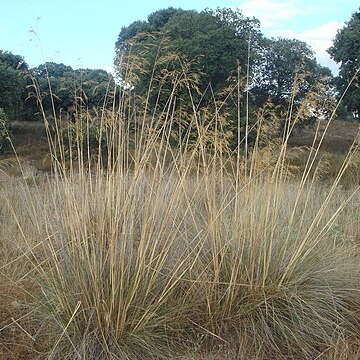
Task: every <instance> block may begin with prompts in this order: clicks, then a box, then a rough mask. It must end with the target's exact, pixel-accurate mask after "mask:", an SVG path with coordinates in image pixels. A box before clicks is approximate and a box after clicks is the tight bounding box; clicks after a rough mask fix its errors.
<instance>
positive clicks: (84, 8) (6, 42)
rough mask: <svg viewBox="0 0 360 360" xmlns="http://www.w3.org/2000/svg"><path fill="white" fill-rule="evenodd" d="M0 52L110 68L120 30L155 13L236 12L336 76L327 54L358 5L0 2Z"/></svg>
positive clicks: (307, 1) (283, 0)
mask: <svg viewBox="0 0 360 360" xmlns="http://www.w3.org/2000/svg"><path fill="white" fill-rule="evenodd" d="M0 4H1V12H0V49H1V50H6V51H11V52H12V53H14V54H19V55H22V56H24V57H25V60H26V61H27V63H28V64H29V65H30V66H38V65H39V64H41V63H44V61H54V62H62V63H64V64H66V65H70V66H72V67H73V68H78V67H83V68H104V69H107V70H110V69H111V68H112V63H113V58H114V55H115V50H114V44H115V42H116V40H117V36H118V34H119V32H120V30H121V27H123V26H127V25H129V24H130V23H132V22H133V21H136V20H146V18H147V16H148V15H149V14H150V13H152V12H154V11H156V10H159V9H163V8H167V7H169V6H172V7H181V8H183V9H195V10H203V9H204V8H207V7H209V8H215V7H218V6H219V7H233V8H240V9H241V10H242V12H243V14H244V15H246V16H255V17H256V18H258V19H259V20H260V21H261V24H262V26H261V28H262V31H263V33H264V34H265V35H266V36H268V37H271V36H274V37H278V36H282V37H289V38H297V39H300V40H303V41H306V42H307V43H308V44H309V45H310V46H311V47H312V48H313V50H314V51H315V53H316V56H317V59H318V61H319V62H320V63H321V64H322V65H325V66H328V67H330V68H331V69H332V70H333V72H336V65H335V63H333V62H332V61H331V60H330V59H329V56H328V55H327V53H326V49H327V48H328V47H329V46H330V45H331V40H332V39H333V38H334V36H335V34H336V31H337V29H339V28H341V27H342V26H343V25H344V22H345V21H348V20H349V19H350V17H351V15H352V13H354V12H355V11H356V10H357V9H358V8H359V1H358V0H222V1H217V0H175V1H170V0H158V1H151V0H148V1H146V0H136V1H131V0H60V1H59V0H0Z"/></svg>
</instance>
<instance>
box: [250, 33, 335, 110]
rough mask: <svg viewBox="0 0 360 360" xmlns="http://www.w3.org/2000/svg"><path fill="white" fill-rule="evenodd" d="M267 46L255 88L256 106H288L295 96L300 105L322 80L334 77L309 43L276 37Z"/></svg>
mask: <svg viewBox="0 0 360 360" xmlns="http://www.w3.org/2000/svg"><path fill="white" fill-rule="evenodd" d="M263 44H264V45H263V47H262V49H261V55H259V56H258V60H257V62H256V64H255V66H254V70H253V73H254V76H253V78H252V86H251V93H252V94H253V97H255V105H256V106H262V105H263V104H264V103H265V102H266V101H271V102H272V103H273V104H274V105H286V104H287V103H288V102H289V99H290V98H292V97H294V100H295V103H296V102H297V103H299V102H301V100H302V99H304V98H305V96H306V94H307V93H308V92H309V91H310V90H311V89H312V87H313V86H314V85H315V84H317V82H319V81H320V80H321V79H322V78H324V77H326V78H328V79H330V78H331V71H330V70H329V69H328V68H324V67H322V66H321V65H319V64H318V63H317V62H316V59H315V55H314V52H313V51H312V50H311V49H310V48H309V46H308V45H307V44H306V43H305V42H303V41H300V40H296V39H285V38H278V39H274V38H272V39H266V40H265V41H264V43H263ZM300 78H301V79H300ZM328 85H330V84H328Z"/></svg>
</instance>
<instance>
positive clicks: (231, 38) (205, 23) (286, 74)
mask: <svg viewBox="0 0 360 360" xmlns="http://www.w3.org/2000/svg"><path fill="white" fill-rule="evenodd" d="M115 47H116V58H115V68H116V69H117V74H118V76H119V78H120V79H122V80H123V81H125V85H126V86H127V87H130V88H132V89H134V91H135V93H136V94H137V95H140V96H143V97H145V98H146V100H147V101H149V103H150V104H151V105H152V106H151V108H152V109H154V108H156V107H157V106H158V104H159V102H160V103H161V101H162V103H167V102H166V101H167V98H168V97H169V96H170V94H172V95H173V93H172V92H171V90H170V89H173V88H174V83H175V80H174V79H179V78H181V77H182V76H183V74H184V72H185V70H186V71H188V72H189V74H190V75H188V76H187V80H188V79H189V78H191V80H192V81H193V85H194V88H195V89H196V90H197V91H198V92H199V96H198V98H196V97H193V99H194V98H195V99H196V104H198V105H197V107H198V108H199V107H201V104H200V101H201V103H202V104H204V105H206V106H207V103H206V99H207V97H211V96H212V95H211V94H212V93H216V94H218V95H219V94H220V97H221V96H222V99H227V104H225V105H224V106H222V107H221V108H222V109H223V110H225V111H226V112H227V114H228V118H229V119H230V121H232V122H236V121H237V119H236V117H237V114H239V112H244V111H245V110H244V109H249V110H250V112H249V114H250V115H251V114H253V115H251V116H253V118H255V117H256V112H257V110H258V109H259V108H261V107H263V106H265V105H266V104H268V103H271V104H273V105H274V107H277V108H278V109H279V108H281V109H280V110H279V111H278V114H283V113H285V112H286V109H287V107H288V106H289V102H291V101H293V102H294V104H293V105H294V106H293V107H292V109H293V110H294V111H296V109H297V108H299V106H300V103H301V101H302V100H304V99H305V97H306V94H307V93H308V92H309V91H310V90H314V89H315V90H316V91H317V92H321V94H322V95H326V93H330V92H331V91H329V88H330V87H331V84H330V81H329V78H330V77H331V72H330V70H329V69H327V68H323V67H322V66H320V65H319V64H318V63H317V62H316V59H315V56H314V53H313V51H312V50H311V49H310V47H309V46H308V45H307V44H306V43H304V42H302V41H299V40H293V39H282V38H279V39H273V38H272V39H267V38H266V37H265V36H264V35H263V34H262V33H261V31H260V22H259V21H258V20H257V19H255V18H248V17H245V16H244V15H243V14H242V12H241V10H239V9H238V10H233V9H230V8H217V9H216V10H204V11H202V12H197V11H194V10H182V9H174V8H168V9H163V10H159V11H156V12H154V13H152V14H150V15H149V16H148V19H147V21H136V22H133V23H132V24H130V25H129V26H127V27H123V28H122V29H121V31H120V34H119V37H118V40H117V42H116V44H115ZM185 63H186V64H187V66H185V65H184V64H185ZM129 74H131V76H129ZM191 74H197V75H198V76H195V75H193V76H192V77H191ZM325 78H327V80H324V79H325ZM299 79H300V80H299ZM236 81H238V82H241V90H242V95H240V97H241V99H235V97H236V96H238V97H239V93H236V87H233V90H235V91H234V92H235V96H232V95H231V96H227V95H223V94H224V92H225V91H228V89H229V88H230V87H231V83H232V84H234V82H236ZM319 81H321V82H322V85H323V86H322V88H321V89H320V87H317V85H316V84H317V83H318V82H319ZM209 86H210V88H211V91H208V90H207V89H209ZM295 88H296V89H295ZM164 90H167V91H164ZM293 91H295V92H296V94H295V96H293ZM209 93H211V94H209ZM164 94H165V97H164V99H162V96H163V95H164ZM221 94H222V95H221ZM244 94H247V96H244ZM186 96H187V92H186V91H183V93H181V92H180V91H178V90H177V91H176V98H177V100H179V99H180V100H181V99H182V98H185V99H186ZM199 99H200V100H199ZM231 99H232V101H230V100H231ZM238 100H240V101H238ZM183 103H189V101H186V100H185V101H183ZM239 106H240V108H241V110H239V111H238V108H239ZM309 107H310V106H309ZM309 113H310V112H309Z"/></svg>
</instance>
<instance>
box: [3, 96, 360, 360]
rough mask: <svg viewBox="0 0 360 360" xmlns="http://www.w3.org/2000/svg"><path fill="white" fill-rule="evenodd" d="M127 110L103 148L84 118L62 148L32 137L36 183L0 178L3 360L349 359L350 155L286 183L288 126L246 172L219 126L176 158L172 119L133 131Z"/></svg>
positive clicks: (196, 120)
mask: <svg viewBox="0 0 360 360" xmlns="http://www.w3.org/2000/svg"><path fill="white" fill-rule="evenodd" d="M127 96H128V94H127V92H124V94H122V97H123V98H121V99H120V102H119V107H118V109H114V110H113V112H112V113H110V114H109V113H108V112H107V111H105V110H104V116H102V117H100V123H99V132H100V133H98V134H97V136H100V137H101V138H102V139H103V140H104V141H105V142H102V141H98V139H97V142H95V143H94V142H92V138H91V136H92V135H93V134H92V133H91V131H92V130H93V128H92V127H91V126H90V125H91V121H92V119H89V117H88V116H87V115H86V114H85V115H84V116H83V117H81V118H80V120H79V121H80V122H79V123H77V124H76V125H75V126H74V127H73V128H71V129H69V131H72V132H73V133H72V134H73V135H74V134H75V136H74V137H72V136H69V135H66V136H67V138H68V139H70V141H71V142H72V143H71V144H70V146H68V145H67V144H65V143H64V137H63V135H64V133H61V132H60V131H57V132H56V131H55V133H52V132H50V130H49V127H48V124H47V123H46V122H45V124H46V129H47V131H48V136H49V138H48V140H49V147H50V153H51V155H52V159H53V162H52V168H53V171H52V173H51V174H50V175H49V176H45V175H41V176H40V175H35V176H34V172H33V171H32V169H33V168H31V167H26V165H24V164H22V163H21V162H18V165H17V166H18V169H17V170H16V171H17V173H18V174H19V173H20V174H21V176H16V173H15V172H14V170H13V168H12V167H11V166H9V165H7V166H5V165H4V166H3V168H2V171H0V176H1V178H0V187H1V192H0V198H1V199H0V200H1V201H0V217H1V221H2V224H4V226H2V227H1V228H0V249H1V253H0V254H1V255H0V276H1V280H3V281H2V290H3V292H2V294H3V295H2V298H1V300H0V339H1V346H0V351H1V352H0V357H1V356H2V358H4V359H5V358H9V359H12V358H14V359H15V358H35V359H36V358H38V359H43V358H44V359H45V358H46V359H89V360H90V359H94V360H95V359H104V360H105V359H121V360H122V359H140V360H141V359H183V360H184V359H194V360H195V359H196V360H198V359H214V360H215V359H229V360H233V359H259V360H260V359H315V358H317V359H336V358H339V356H340V357H341V358H343V359H355V358H357V356H358V354H359V330H360V313H359V307H360V296H359V291H360V264H359V262H358V258H357V256H358V252H359V234H360V225H359V216H360V215H359V213H360V211H359V210H360V209H359V204H360V193H359V184H356V181H355V182H350V181H349V182H348V183H347V186H346V187H345V186H342V185H341V181H342V178H343V177H344V176H345V174H346V169H347V168H348V167H350V166H352V164H354V163H355V162H356V159H357V156H358V153H359V147H358V144H354V146H353V147H352V148H351V149H350V151H349V153H348V155H347V156H345V157H344V161H343V164H342V166H340V167H339V170H338V172H337V173H336V174H334V175H333V176H332V177H331V181H330V180H329V181H327V182H323V181H322V180H321V179H322V177H321V174H323V172H324V169H323V167H324V165H323V163H322V162H318V161H317V159H318V158H319V156H320V152H319V149H318V148H317V146H316V144H313V147H312V149H310V150H309V151H308V153H307V156H305V157H304V160H305V161H304V164H303V166H302V169H303V170H302V172H301V174H295V175H294V171H295V170H294V168H293V167H292V165H291V162H290V164H289V161H288V159H289V157H288V141H289V136H290V132H291V129H292V127H293V124H292V123H291V119H289V124H288V126H287V128H288V129H289V130H287V132H286V133H285V136H284V138H283V141H282V142H279V141H275V142H274V143H269V144H267V146H265V147H264V146H263V145H262V146H260V136H262V133H261V128H259V129H258V134H259V135H258V139H257V141H255V144H254V146H253V148H252V149H251V151H249V152H248V153H246V154H245V155H244V156H243V155H242V154H241V151H240V146H239V148H238V149H236V150H237V151H235V152H232V150H230V149H229V148H228V147H227V146H226V141H225V140H224V136H223V131H222V130H223V129H222V124H223V120H224V119H223V118H222V117H221V116H220V115H219V114H218V113H217V112H215V113H214V114H213V116H208V115H207V116H208V118H207V121H209V123H208V124H206V123H205V124H204V122H202V120H201V121H200V117H199V114H198V113H197V111H196V108H195V106H193V113H192V114H187V117H186V120H188V121H190V123H189V125H188V126H189V131H188V132H187V134H186V135H185V136H184V137H183V138H182V141H181V142H180V143H178V144H177V145H178V146H174V142H175V141H176V140H178V139H176V138H174V136H173V133H172V129H173V125H174V123H175V122H176V121H179V122H180V121H181V120H182V119H179V118H178V116H179V114H178V113H176V112H174V111H171V109H173V105H174V104H173V103H172V102H171V101H169V103H168V105H167V108H166V109H165V110H164V111H163V112H162V113H161V114H160V115H159V118H158V119H157V118H154V119H153V121H150V123H149V122H147V121H138V124H133V123H131V119H132V116H133V115H134V114H133V113H131V112H129V111H128V109H127V108H126V106H127V105H126V104H128V103H129V98H128V97H127ZM173 100H174V99H173ZM146 109H147V104H146V103H145V110H144V109H138V108H136V109H133V110H134V113H135V116H134V118H136V119H144V120H145V119H147V116H148V115H149V114H148V113H147V111H146ZM209 111H210V110H209ZM156 120H158V121H156ZM45 121H46V119H45ZM56 126H57V124H56V121H55V129H56ZM57 130H59V129H57ZM84 130H85V131H84ZM208 130H209V131H210V133H211V136H209V133H208V132H207V131H208ZM84 144H85V146H84ZM94 144H95V145H94ZM313 160H314V161H313Z"/></svg>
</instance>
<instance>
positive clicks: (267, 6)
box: [241, 0, 306, 28]
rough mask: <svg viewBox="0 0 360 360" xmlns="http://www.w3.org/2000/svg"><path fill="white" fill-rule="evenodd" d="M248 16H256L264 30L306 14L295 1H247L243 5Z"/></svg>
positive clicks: (242, 7)
mask: <svg viewBox="0 0 360 360" xmlns="http://www.w3.org/2000/svg"><path fill="white" fill-rule="evenodd" d="M241 9H242V10H243V12H244V14H245V15H247V16H255V17H256V18H258V19H259V20H260V21H261V25H262V27H263V28H271V27H274V26H277V25H278V23H279V22H281V21H288V20H291V19H292V18H293V17H295V16H299V15H304V14H306V10H304V9H302V8H300V7H298V6H297V5H296V2H294V1H291V0H290V1H274V0H247V1H245V2H244V3H242V4H241Z"/></svg>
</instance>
